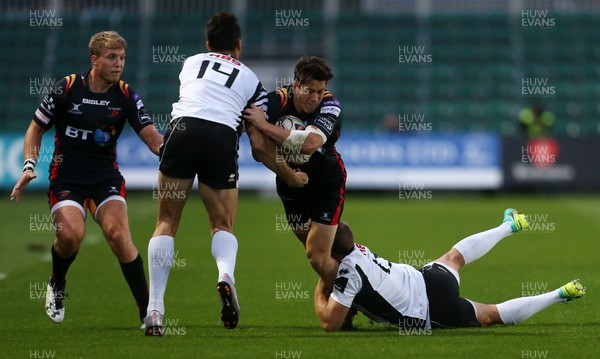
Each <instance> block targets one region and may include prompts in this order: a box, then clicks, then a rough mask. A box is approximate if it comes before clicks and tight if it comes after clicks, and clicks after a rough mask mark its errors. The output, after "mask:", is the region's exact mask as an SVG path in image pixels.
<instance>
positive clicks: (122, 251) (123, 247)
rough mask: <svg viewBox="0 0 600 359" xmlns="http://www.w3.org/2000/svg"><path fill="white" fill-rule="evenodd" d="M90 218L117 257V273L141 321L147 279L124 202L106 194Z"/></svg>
mask: <svg viewBox="0 0 600 359" xmlns="http://www.w3.org/2000/svg"><path fill="white" fill-rule="evenodd" d="M94 217H95V219H96V221H97V222H98V224H99V225H100V228H102V233H103V234H104V238H106V241H107V242H108V244H109V246H110V248H111V249H112V251H113V253H114V254H115V255H116V256H117V258H118V259H119V264H120V265H121V272H122V273H123V276H124V277H125V281H127V285H128V286H129V290H130V291H131V294H132V295H133V297H134V299H135V302H136V305H137V307H138V312H139V318H140V320H141V321H142V323H143V321H144V319H145V318H146V309H147V307H148V282H147V281H146V275H145V273H144V262H143V260H142V256H141V255H140V253H139V252H138V250H137V248H136V247H135V245H134V244H133V242H132V240H131V233H130V231H129V221H128V218H127V205H126V204H125V199H124V198H123V197H120V196H110V197H108V198H107V199H106V200H105V201H103V202H101V203H100V204H99V205H98V208H97V210H96V212H95V214H94Z"/></svg>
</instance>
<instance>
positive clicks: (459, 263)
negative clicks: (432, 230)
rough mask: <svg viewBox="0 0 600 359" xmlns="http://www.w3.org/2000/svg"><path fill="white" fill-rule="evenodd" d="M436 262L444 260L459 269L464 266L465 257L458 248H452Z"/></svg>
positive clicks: (443, 261)
mask: <svg viewBox="0 0 600 359" xmlns="http://www.w3.org/2000/svg"><path fill="white" fill-rule="evenodd" d="M436 262H442V263H444V264H447V265H449V266H451V267H452V268H454V269H456V270H459V269H460V268H462V267H464V265H465V258H464V257H463V255H462V254H461V253H460V252H459V251H458V250H456V249H454V248H452V249H451V250H449V251H448V252H447V253H446V254H444V255H443V256H441V257H440V258H439V259H437V260H436Z"/></svg>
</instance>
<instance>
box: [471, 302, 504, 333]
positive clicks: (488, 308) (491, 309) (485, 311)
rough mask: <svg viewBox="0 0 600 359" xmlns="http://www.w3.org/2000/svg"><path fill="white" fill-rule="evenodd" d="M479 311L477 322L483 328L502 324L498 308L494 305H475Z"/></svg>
mask: <svg viewBox="0 0 600 359" xmlns="http://www.w3.org/2000/svg"><path fill="white" fill-rule="evenodd" d="M474 304H475V308H476V309H477V321H478V322H479V324H481V326H482V327H489V326H492V325H496V324H502V319H501V318H500V314H499V313H498V308H496V306H495V305H493V304H481V303H474Z"/></svg>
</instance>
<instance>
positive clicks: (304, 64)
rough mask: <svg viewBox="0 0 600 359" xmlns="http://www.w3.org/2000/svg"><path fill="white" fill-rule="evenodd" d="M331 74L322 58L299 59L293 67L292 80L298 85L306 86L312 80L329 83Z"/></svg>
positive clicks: (304, 57)
mask: <svg viewBox="0 0 600 359" xmlns="http://www.w3.org/2000/svg"><path fill="white" fill-rule="evenodd" d="M332 78H333V72H331V69H330V68H329V66H328V65H327V63H326V62H325V60H323V59H322V58H319V57H316V56H303V57H301V58H300V59H299V60H298V62H297V63H296V66H295V67H294V80H295V81H296V83H297V84H298V85H302V84H307V83H309V82H311V81H312V80H317V81H325V82H327V81H329V80H331V79H332Z"/></svg>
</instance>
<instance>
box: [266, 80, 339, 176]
mask: <svg viewBox="0 0 600 359" xmlns="http://www.w3.org/2000/svg"><path fill="white" fill-rule="evenodd" d="M267 100H268V102H267V105H266V106H265V107H266V108H265V111H266V114H267V121H269V122H270V123H272V124H275V123H276V122H277V120H278V119H279V118H280V117H282V116H285V115H291V116H295V117H297V118H299V119H300V120H302V121H304V124H305V125H306V126H307V127H308V126H310V125H313V126H315V127H317V128H318V129H319V130H321V131H322V132H323V133H324V134H325V136H326V137H327V140H326V141H325V143H323V145H322V146H321V148H320V149H319V150H317V151H315V152H314V153H313V154H312V156H311V158H310V160H309V161H308V163H307V164H304V165H300V166H298V167H299V168H301V169H302V171H303V172H306V173H308V174H309V177H311V179H317V178H319V177H326V176H327V175H328V174H329V171H328V169H331V167H330V166H331V165H338V166H339V167H341V168H342V169H343V168H344V165H343V161H342V158H341V156H340V154H339V153H338V152H337V150H336V148H335V143H336V142H337V140H338V139H339V138H340V131H341V129H342V118H341V112H342V105H341V104H340V102H339V101H338V100H337V99H336V98H335V97H334V96H333V94H331V92H329V91H327V90H325V94H324V95H323V99H322V100H321V103H320V104H319V106H318V107H317V109H316V110H315V112H313V113H299V112H298V111H296V108H295V107H294V92H293V90H292V87H291V86H287V87H283V88H281V89H279V90H277V91H273V92H270V93H269V94H268V95H267ZM311 174H312V176H311ZM315 176H317V177H315Z"/></svg>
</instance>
